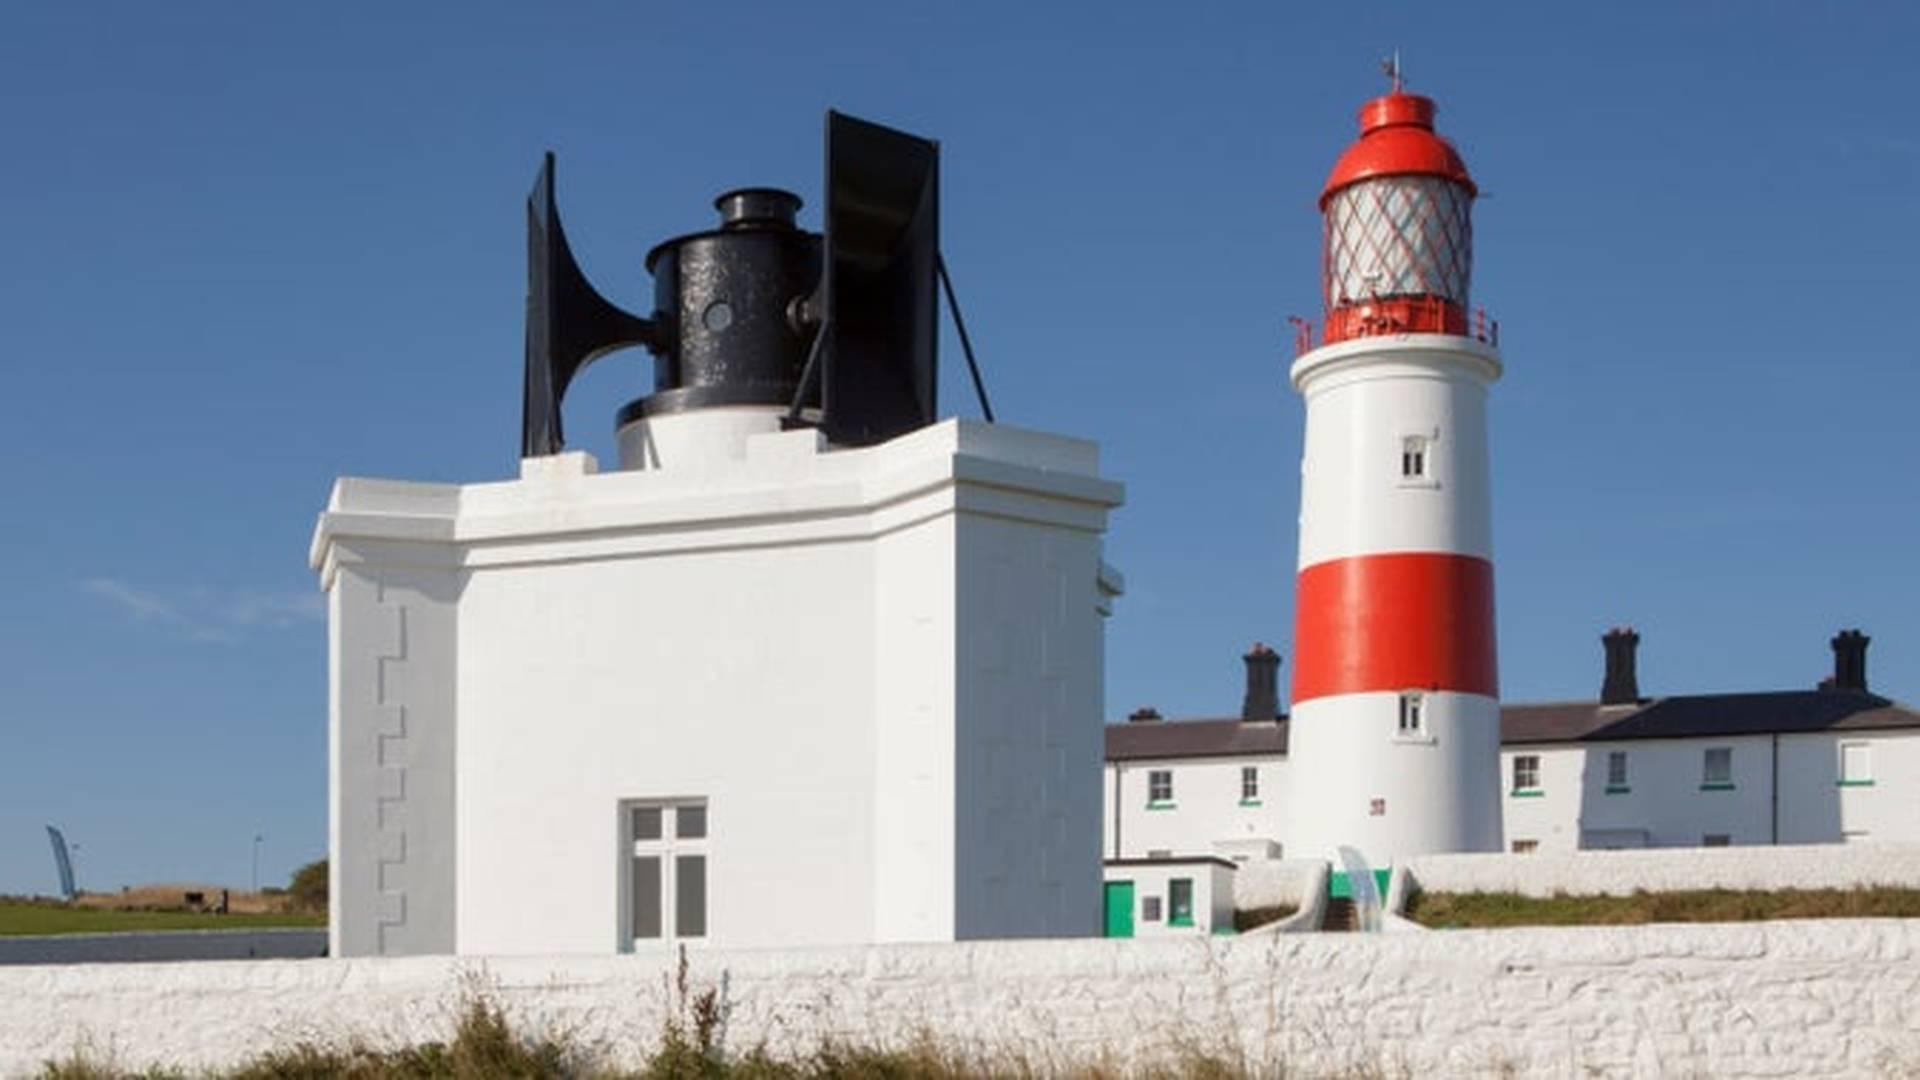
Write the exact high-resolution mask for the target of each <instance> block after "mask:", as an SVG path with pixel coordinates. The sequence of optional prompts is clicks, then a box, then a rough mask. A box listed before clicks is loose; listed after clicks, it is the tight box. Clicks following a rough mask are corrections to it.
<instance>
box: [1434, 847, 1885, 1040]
mask: <svg viewBox="0 0 1920 1080" xmlns="http://www.w3.org/2000/svg"><path fill="white" fill-rule="evenodd" d="M1407 871H1408V873H1409V874H1410V875H1411V876H1412V879H1413V880H1412V882H1411V884H1412V885H1413V886H1414V887H1416V888H1420V889H1424V890H1426V891H1427V892H1445V893H1466V892H1500V893H1519V894H1520V895H1522V896H1552V895H1554V894H1555V893H1565V894H1566V895H1568V896H1592V895H1609V896H1627V895H1630V894H1632V893H1633V892H1634V891H1636V890H1641V889H1644V890H1646V891H1647V892H1675V891H1678V890H1683V889H1850V888H1854V887H1856V886H1867V885H1900V886H1907V887H1920V846H1908V845H1896V844H1783V845H1781V846H1779V847H1771V846H1769V847H1728V848H1652V849H1646V850H1636V851H1582V852H1577V853H1574V854H1571V855H1540V854H1534V855H1500V854H1493V855H1422V856H1418V857H1416V858H1413V859H1409V860H1407ZM1916 1064H1920V1063H1916Z"/></svg>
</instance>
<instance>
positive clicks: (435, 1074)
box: [40, 992, 1252, 1080]
mask: <svg viewBox="0 0 1920 1080" xmlns="http://www.w3.org/2000/svg"><path fill="white" fill-rule="evenodd" d="M683 1012H684V1013H685V1014H687V1015H686V1017H685V1019H684V1020H683V1021H676V1022H674V1023H670V1024H669V1025H668V1026H667V1029H666V1031H665V1032H664V1034H663V1036H662V1038H661V1041H660V1045H659V1048H658V1049H657V1050H656V1051H655V1052H654V1054H653V1056H652V1057H651V1058H649V1059H648V1060H647V1061H646V1062H645V1063H644V1064H642V1065H641V1066H640V1067H639V1068H637V1069H616V1068H613V1067H612V1066H610V1065H609V1064H608V1062H607V1061H606V1059H605V1058H604V1057H603V1056H602V1055H601V1054H600V1052H599V1051H597V1050H593V1049H588V1048H586V1047H585V1046H583V1045H582V1044H581V1043H579V1042H578V1041H576V1040H573V1039H569V1038H567V1037H564V1036H559V1037H556V1036H542V1037H538V1038H535V1037H529V1036H527V1035H525V1034H523V1033H520V1032H516V1031H514V1030H513V1029H512V1027H511V1025H510V1024H509V1023H508V1021H507V1019H506V1017H505V1015H504V1014H503V1013H502V1012H501V1010H500V1009H499V1008H498V1007H497V1006H495V1005H493V1004H491V1003H490V1002H489V1001H488V1000H487V999H485V998H484V997H473V998H470V999H469V1000H468V1001H467V1002H466V1004H465V1005H464V1007H463V1011H462V1012H461V1013H460V1015H459V1020H458V1023H457V1024H456V1027H455V1030H454V1034H453V1038H452V1039H451V1040H450V1041H449V1042H446V1043H437V1042H433V1043H424V1044H421V1045H418V1046H411V1047H405V1048H402V1049H397V1050H374V1049H369V1048H367V1047H365V1046H362V1045H355V1044H347V1045H343V1046H323V1045H317V1044H311V1043H301V1044H297V1045H294V1046H291V1047H289V1048H285V1049H280V1050H273V1051H270V1052H267V1053H264V1054H262V1055H260V1056H259V1057H256V1058H254V1059H252V1060H251V1061H248V1062H246V1063H244V1064H242V1065H240V1066H239V1067H237V1068H233V1069H229V1070H225V1071H221V1072H212V1073H205V1074H199V1077H204V1078H207V1080H212V1078H220V1080H322V1078H331V1077H341V1078H346V1080H496V1078H497V1080H829V1078H831V1080H923V1078H924V1080H963V1078H967V1080H970V1078H974V1077H1008V1078H1018V1080H1028V1078H1039V1077H1070V1078H1075V1080H1080V1078H1084V1080H1110V1078H1112V1080H1117V1078H1119V1077H1122V1076H1129V1077H1152V1078H1155V1080H1159V1078H1172V1077H1197V1078H1201V1080H1230V1078H1233V1080H1237V1078H1239V1077H1244V1076H1249V1075H1252V1074H1251V1073H1250V1072H1249V1071H1248V1070H1246V1069H1245V1068H1243V1067H1241V1066H1239V1065H1238V1064H1234V1063H1231V1062H1229V1061H1228V1060H1226V1059H1224V1058H1218V1057H1211V1056H1208V1055H1205V1054H1201V1053H1196V1052H1186V1053H1178V1054H1174V1055H1171V1056H1170V1057H1169V1058H1168V1060H1167V1061H1165V1062H1164V1063H1161V1064H1156V1065H1149V1066H1146V1067H1142V1068H1134V1069H1128V1070H1119V1069H1108V1068H1100V1067H1083V1068H1065V1069H1063V1068H1059V1067H1055V1066H1051V1065H1048V1064H1044V1063H1040V1062H1036V1061H1034V1060H1032V1059H1029V1058H1026V1057H1023V1056H1020V1055H1017V1054H1002V1055H997V1056H988V1057H982V1056H978V1055H974V1054H968V1053H964V1052H961V1051H958V1050H955V1049H952V1048H950V1047H946V1046H942V1045H940V1044H938V1043H937V1042H935V1041H934V1040H933V1039H931V1038H927V1037H923V1038H921V1039H918V1040H916V1041H914V1042H913V1043H912V1044H910V1045H908V1046H905V1047H901V1048H897V1049H879V1048H873V1047H862V1046H853V1045H848V1044H840V1043H828V1044H825V1045H822V1046H821V1047H820V1048H819V1049H817V1050H815V1051H813V1052H812V1053H810V1054H805V1055H802V1056H798V1057H794V1058H776V1057H773V1056H772V1055H769V1054H768V1053H766V1052H765V1051H764V1050H761V1049H753V1050H750V1051H748V1052H746V1053H743V1054H730V1053H728V1052H726V1050H725V1049H724V1048H723V1047H721V1046H720V1045H719V1044H718V1043H717V1042H716V1041H715V1038H714V1033H715V1030H716V1028H715V1026H714V1021H715V1020H717V1018H718V1012H717V1007H716V1004H715V1001H714V997H713V995H712V993H711V992H708V993H706V994H701V995H696V996H695V997H693V998H692V999H690V1001H688V1003H687V1004H686V1005H685V1006H684V1007H683ZM199 1077H190V1074H185V1073H179V1072H170V1071H166V1070H148V1071H144V1072H142V1071H133V1070H128V1069H124V1068H121V1067H120V1066H118V1065H117V1064H115V1062H114V1061H113V1060H112V1057H111V1055H107V1056H105V1057H102V1056H100V1055H97V1054H89V1053H86V1052H82V1051H76V1052H75V1053H74V1054H72V1055H69V1056H68V1057H67V1058H66V1059H64V1060H61V1061H55V1062H48V1063H47V1064H46V1066H45V1067H44V1068H43V1069H42V1071H41V1073H40V1080H199Z"/></svg>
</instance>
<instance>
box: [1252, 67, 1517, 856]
mask: <svg viewBox="0 0 1920 1080" xmlns="http://www.w3.org/2000/svg"><path fill="white" fill-rule="evenodd" d="M1392 75H1393V87H1392V90H1391V92H1390V93H1388V94H1386V95H1385V96H1383V97H1379V98H1375V99H1374V100H1372V101H1369V102H1367V103H1366V105H1365V106H1363V107H1362V108H1361V110H1360V138H1359V140H1358V141H1357V142H1355V143H1354V144H1353V145H1352V146H1351V147H1349V148H1348V149H1347V151H1346V152H1345V153H1344V154H1342V155H1341V157H1340V159H1339V161H1338V162H1337V163H1336V164H1335V165H1334V167H1333V172H1332V174H1331V175H1330V176H1329V177H1328V178H1327V184H1326V187H1325V189H1324V190H1323V191H1322V192H1321V195H1320V209H1321V211H1322V213H1323V214H1324V216H1325V241H1324V246H1323V250H1322V282H1323V288H1324V295H1325V324H1324V329H1323V331H1322V334H1321V340H1320V342H1319V343H1318V345H1317V347H1316V344H1315V342H1314V341H1313V337H1312V329H1311V327H1308V326H1305V325H1304V324H1303V325H1302V330H1301V341H1300V349H1301V355H1300V356H1299V358H1298V359H1296V360H1295V361H1294V364H1293V368H1292V371H1291V377H1292V380H1293V385H1294V388H1295V389H1297V390H1298V391H1299V392H1300V393H1301V395H1302V396H1304V397H1305V399H1306V406H1307V429H1306V438H1305V450H1304V458H1303V461H1302V463H1301V492H1300V561H1299V582H1298V589H1297V594H1296V599H1295V605H1296V607H1295V625H1294V651H1295V654H1296V663H1295V665H1294V679H1293V711H1292V722H1291V731H1290V735H1289V750H1288V756H1289V758H1290V760H1291V762H1292V765H1291V766H1290V768H1289V769H1288V771H1289V772H1290V773H1291V774H1292V777H1293V780H1292V782H1291V785H1290V787H1291V789H1292V792H1293V795H1292V798H1293V800H1294V801H1293V808H1292V809H1293V812H1292V814H1291V815H1290V817H1289V822H1290V825H1289V835H1288V836H1287V837H1286V838H1285V839H1286V841H1287V848H1288V851H1289V853H1290V854H1294V855H1298V856H1303V857H1323V858H1324V857H1332V856H1333V854H1334V852H1335V849H1336V848H1337V847H1339V846H1342V845H1346V846H1352V847H1354V848H1356V849H1358V850H1359V851H1360V852H1361V853H1362V854H1363V855H1365V856H1366V859H1367V861H1368V862H1369V863H1370V864H1371V865H1372V866H1374V867H1376V868H1377V867H1384V866H1386V865H1388V864H1390V863H1392V862H1394V861H1395V860H1398V859H1402V858H1404V857H1407V856H1411V855H1418V854H1423V853H1427V852H1441V851H1491V850H1495V849H1497V848H1498V846H1499V841H1500V810H1499V760H1500V757H1499V749H1500V742H1499V739H1500V736H1499V718H1500V710H1499V702H1498V696H1499V687H1498V677H1497V670H1496V662H1495V645H1494V606H1493V537H1492V527H1491V523H1490V521H1489V501H1490V499H1489V490H1488V487H1489V484H1488V475H1487V473H1488V469H1487V424H1486V399H1487V388H1488V387H1489V386H1491V385H1492V383H1493V382H1494V380H1496V379H1498V378H1499V377H1500V371H1501V365H1500V358H1499V353H1498V351H1497V349H1496V344H1497V334H1492V333H1489V332H1488V331H1487V327H1486V320H1485V316H1484V313H1481V314H1478V315H1476V316H1470V315H1469V311H1470V309H1469V306H1468V284H1469V279H1470V276H1471V270H1472V266H1473V226H1472V216H1471V215H1472V206H1473V199H1474V196H1475V194H1476V189H1475V187H1474V183H1473V180H1472V178H1471V177H1470V176H1469V175H1468V174H1467V167H1466V165H1465V163H1464V162H1462V161H1461V159H1460V155H1459V154H1458V153H1457V152H1456V151H1455V150H1454V148H1453V146H1452V145H1451V144H1449V143H1448V142H1447V141H1446V140H1444V139H1442V138H1441V137H1440V136H1439V135H1437V134H1435V132H1434V128H1433V118H1434V112H1435V108H1434V103H1433V101H1432V100H1431V99H1429V98H1425V97H1420V96H1418V95H1415V94H1409V93H1405V92H1404V91H1403V90H1402V88H1401V85H1400V79H1399V75H1398V72H1397V70H1395V71H1393V72H1392Z"/></svg>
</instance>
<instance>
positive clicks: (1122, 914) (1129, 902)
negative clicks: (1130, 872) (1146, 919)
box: [1107, 881, 1133, 937]
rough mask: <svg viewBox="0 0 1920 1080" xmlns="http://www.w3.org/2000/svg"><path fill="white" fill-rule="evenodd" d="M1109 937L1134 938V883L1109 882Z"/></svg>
mask: <svg viewBox="0 0 1920 1080" xmlns="http://www.w3.org/2000/svg"><path fill="white" fill-rule="evenodd" d="M1107 936H1108V937H1132V936H1133V882H1131V881H1109V882H1107Z"/></svg>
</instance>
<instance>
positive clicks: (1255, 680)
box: [1240, 641, 1280, 723]
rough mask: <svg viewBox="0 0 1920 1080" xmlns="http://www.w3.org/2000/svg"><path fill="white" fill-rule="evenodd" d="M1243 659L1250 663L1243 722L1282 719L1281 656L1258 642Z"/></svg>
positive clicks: (1242, 705) (1241, 714) (1243, 702)
mask: <svg viewBox="0 0 1920 1080" xmlns="http://www.w3.org/2000/svg"><path fill="white" fill-rule="evenodd" d="M1241 659H1243V660H1245V661H1246V662H1247V696H1246V697H1245V698H1243V699H1241V702H1240V719H1241V720H1243V721H1245V722H1248V723H1253V722H1259V721H1266V722H1272V721H1275V720H1278V719H1280V654H1279V653H1277V652H1274V651H1273V650H1272V649H1271V648H1268V647H1267V645H1266V644H1265V643H1264V642H1259V641H1256V642H1254V643H1253V648H1251V649H1249V650H1247V655H1246V656H1244V657H1242V658H1241Z"/></svg>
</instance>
